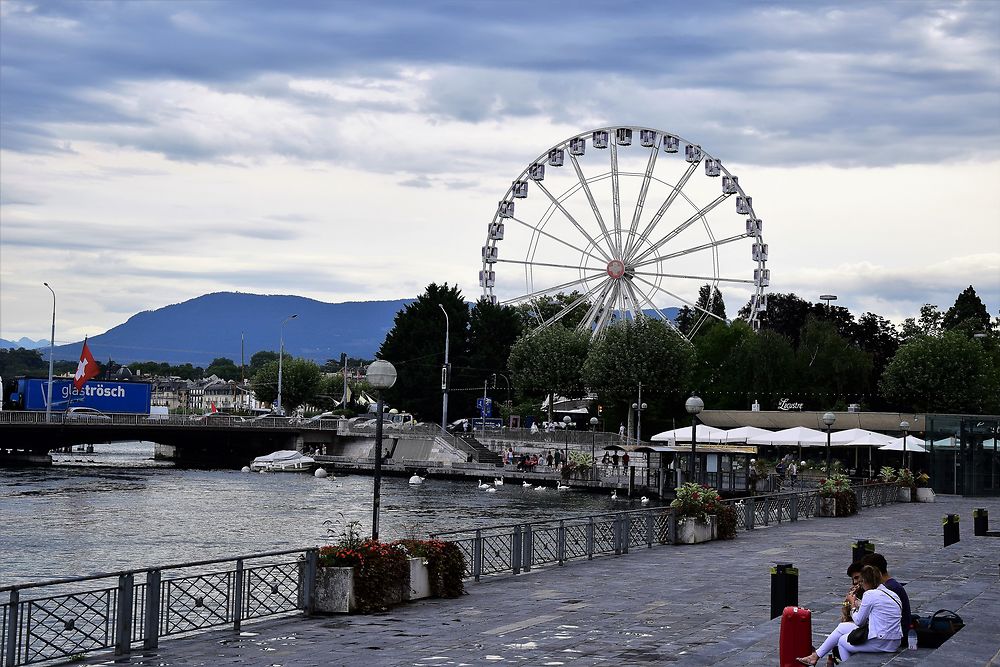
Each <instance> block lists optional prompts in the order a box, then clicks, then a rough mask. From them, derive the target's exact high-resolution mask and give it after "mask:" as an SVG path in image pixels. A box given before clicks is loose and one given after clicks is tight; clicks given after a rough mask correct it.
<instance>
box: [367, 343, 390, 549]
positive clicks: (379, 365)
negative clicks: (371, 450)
mask: <svg viewBox="0 0 1000 667" xmlns="http://www.w3.org/2000/svg"><path fill="white" fill-rule="evenodd" d="M366 377H367V379H368V384H370V385H371V386H372V389H374V390H375V392H376V393H375V395H376V397H377V406H378V407H377V408H376V409H377V410H378V414H376V415H375V481H374V484H373V485H372V539H373V540H375V541H376V542H377V541H378V511H379V502H380V495H379V494H380V491H381V487H382V411H383V410H384V408H385V403H384V402H383V400H382V390H383V389H389V388H390V387H392V385H394V384H396V368H395V367H394V366H393V365H392V364H390V363H389V362H388V361H385V360H384V359H376V360H375V361H373V362H372V363H371V365H370V366H369V367H368V372H367V373H366Z"/></svg>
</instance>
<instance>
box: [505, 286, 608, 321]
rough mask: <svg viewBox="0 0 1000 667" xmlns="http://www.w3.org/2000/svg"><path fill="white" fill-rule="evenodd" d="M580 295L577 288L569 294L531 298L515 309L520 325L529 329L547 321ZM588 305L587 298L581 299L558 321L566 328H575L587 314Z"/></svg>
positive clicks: (560, 293)
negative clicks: (518, 315)
mask: <svg viewBox="0 0 1000 667" xmlns="http://www.w3.org/2000/svg"><path fill="white" fill-rule="evenodd" d="M580 297H581V294H580V292H579V291H577V290H573V291H572V292H570V293H569V294H563V293H562V292H559V293H558V294H556V295H554V296H542V297H537V298H535V299H531V300H530V301H528V302H526V303H522V304H520V305H518V306H517V307H516V310H517V312H518V313H519V314H520V316H521V324H522V327H523V328H524V329H525V330H530V329H534V328H535V327H537V326H538V325H539V324H541V323H542V322H546V321H548V319H549V318H551V317H555V316H556V315H557V314H558V313H559V312H560V311H562V310H563V309H564V308H566V307H567V306H569V305H571V304H572V303H574V302H575V301H577V300H578V299H580ZM590 305H591V304H590V301H589V300H587V299H583V300H582V301H581V302H580V303H579V304H577V305H576V306H574V307H573V309H572V310H571V311H569V312H568V313H566V314H565V315H564V316H563V317H562V318H560V319H559V322H558V323H559V324H561V325H562V326H564V327H566V328H567V329H575V328H576V327H577V326H579V324H580V323H581V322H582V321H583V316H584V315H586V314H587V309H589V308H590Z"/></svg>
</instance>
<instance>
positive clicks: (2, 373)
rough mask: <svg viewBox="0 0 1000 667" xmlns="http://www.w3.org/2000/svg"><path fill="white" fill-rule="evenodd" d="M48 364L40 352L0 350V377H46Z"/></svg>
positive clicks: (19, 349) (22, 349)
mask: <svg viewBox="0 0 1000 667" xmlns="http://www.w3.org/2000/svg"><path fill="white" fill-rule="evenodd" d="M48 372H49V362H48V361H46V360H45V359H43V358H42V351H41V350H29V349H27V348H23V347H19V348H16V349H5V350H0V377H4V378H8V379H10V378H13V377H16V376H18V375H26V376H36V377H40V376H42V375H45V376H46V377H48Z"/></svg>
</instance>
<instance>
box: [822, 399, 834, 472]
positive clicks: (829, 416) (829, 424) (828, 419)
mask: <svg viewBox="0 0 1000 667" xmlns="http://www.w3.org/2000/svg"><path fill="white" fill-rule="evenodd" d="M835 421H837V415H835V414H833V413H832V412H827V413H826V414H824V415H823V423H824V424H826V476H827V477H829V476H830V429H831V428H833V422H835Z"/></svg>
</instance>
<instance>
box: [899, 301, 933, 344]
mask: <svg viewBox="0 0 1000 667" xmlns="http://www.w3.org/2000/svg"><path fill="white" fill-rule="evenodd" d="M942 318H944V315H942V314H941V311H940V310H938V307H937V306H935V305H933V304H930V303H925V304H924V305H923V306H921V307H920V319H914V318H912V317H907V318H906V319H905V320H904V321H903V326H902V329H901V330H900V334H899V337H900V339H901V340H909V339H911V338H914V337H916V336H936V335H938V334H939V333H941V320H942Z"/></svg>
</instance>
